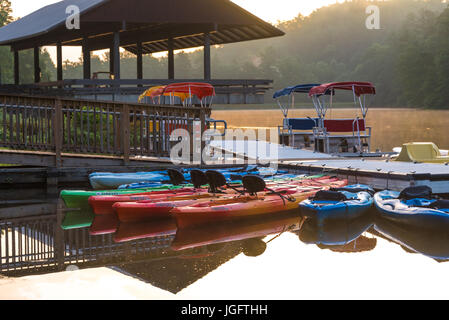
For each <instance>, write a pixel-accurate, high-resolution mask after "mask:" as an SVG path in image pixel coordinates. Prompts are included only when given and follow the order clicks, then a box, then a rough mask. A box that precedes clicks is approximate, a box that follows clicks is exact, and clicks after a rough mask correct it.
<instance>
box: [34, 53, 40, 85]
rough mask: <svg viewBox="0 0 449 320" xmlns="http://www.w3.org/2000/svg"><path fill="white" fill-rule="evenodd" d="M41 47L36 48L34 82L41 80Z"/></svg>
mask: <svg viewBox="0 0 449 320" xmlns="http://www.w3.org/2000/svg"><path fill="white" fill-rule="evenodd" d="M39 54H40V49H39V47H35V48H34V83H39V82H41V67H40V64H39Z"/></svg>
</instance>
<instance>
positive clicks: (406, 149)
mask: <svg viewBox="0 0 449 320" xmlns="http://www.w3.org/2000/svg"><path fill="white" fill-rule="evenodd" d="M393 150H394V151H395V152H398V153H399V155H398V156H397V157H395V158H394V160H395V161H402V162H415V163H417V162H422V163H442V164H445V163H449V155H448V151H447V150H440V149H439V148H438V147H437V146H436V145H435V144H434V143H433V142H411V143H405V144H404V145H403V146H402V148H395V149H393Z"/></svg>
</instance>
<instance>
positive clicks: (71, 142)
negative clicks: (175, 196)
mask: <svg viewBox="0 0 449 320" xmlns="http://www.w3.org/2000/svg"><path fill="white" fill-rule="evenodd" d="M210 112H211V110H210V109H209V108H205V107H181V106H160V105H148V104H129V103H118V102H106V101H91V100H80V99H61V98H57V97H35V96H20V95H6V94H3V95H0V147H3V148H10V149H15V150H31V151H48V152H55V154H56V160H57V164H58V163H59V164H60V159H61V154H62V153H77V154H94V155H111V156H122V157H123V159H124V161H125V162H127V161H129V158H130V157H132V156H149V157H169V155H170V149H171V144H170V141H169V140H170V139H169V136H170V134H171V132H172V131H173V130H175V129H178V128H183V129H186V130H188V131H189V133H192V132H193V123H194V121H200V120H201V121H202V122H201V123H202V126H203V127H205V126H206V120H205V119H206V118H207V117H209V116H210ZM192 136H193V135H192V134H191V137H192Z"/></svg>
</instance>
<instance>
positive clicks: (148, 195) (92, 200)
mask: <svg viewBox="0 0 449 320" xmlns="http://www.w3.org/2000/svg"><path fill="white" fill-rule="evenodd" d="M200 191H201V190H195V189H193V188H185V189H178V190H174V191H173V190H165V191H154V192H143V193H139V194H130V195H115V196H114V195H111V196H92V197H89V200H88V202H89V205H90V207H91V208H92V209H93V211H94V213H95V214H112V213H114V212H115V210H114V208H113V205H114V204H115V203H120V202H138V201H151V200H153V201H163V200H166V199H167V198H169V197H177V196H179V197H180V196H191V195H195V194H199V193H200ZM202 191H203V192H207V190H202Z"/></svg>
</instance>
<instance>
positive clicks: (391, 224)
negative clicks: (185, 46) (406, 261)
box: [374, 214, 449, 262]
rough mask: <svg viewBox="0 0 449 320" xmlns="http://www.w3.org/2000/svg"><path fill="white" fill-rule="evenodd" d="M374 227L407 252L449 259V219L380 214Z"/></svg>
mask: <svg viewBox="0 0 449 320" xmlns="http://www.w3.org/2000/svg"><path fill="white" fill-rule="evenodd" d="M374 229H375V231H376V232H378V234H379V235H380V236H382V237H384V238H386V239H388V240H390V241H393V242H395V243H397V244H399V245H400V246H402V248H403V249H404V250H406V251H407V252H410V253H420V254H423V255H425V256H428V257H430V258H433V259H435V260H437V261H440V262H443V261H448V260H449V219H434V218H433V217H432V216H429V217H428V218H427V219H423V218H422V216H419V217H418V216H414V215H409V216H405V215H396V216H394V217H392V216H388V215H385V214H379V215H377V217H376V223H375V226H374Z"/></svg>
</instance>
